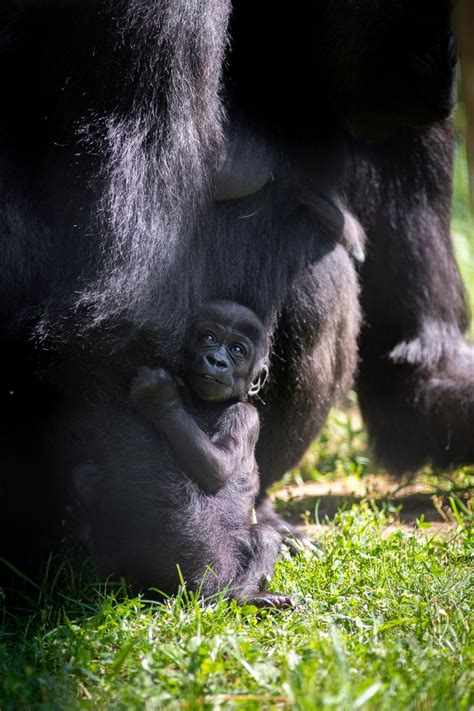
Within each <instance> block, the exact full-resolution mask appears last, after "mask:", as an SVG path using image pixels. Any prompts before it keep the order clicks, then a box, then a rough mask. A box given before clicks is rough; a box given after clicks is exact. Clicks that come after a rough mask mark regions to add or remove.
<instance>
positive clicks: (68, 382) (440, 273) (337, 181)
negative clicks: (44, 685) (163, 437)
mask: <svg viewBox="0 0 474 711" xmlns="http://www.w3.org/2000/svg"><path fill="white" fill-rule="evenodd" d="M326 5H327V3H324V2H314V3H308V4H307V7H305V8H303V9H301V10H299V12H298V13H295V14H294V16H293V17H288V16H287V13H283V12H282V14H281V15H280V11H279V10H278V9H277V8H275V6H274V4H272V5H270V3H268V6H267V3H259V9H255V8H252V9H251V8H250V7H249V3H247V2H244V0H242V1H240V0H238V1H237V2H236V3H235V4H234V9H233V13H232V16H231V27H230V37H231V47H230V54H229V60H228V65H227V69H226V73H225V77H224V83H223V86H224V91H222V90H221V87H222V79H223V77H222V66H223V56H224V50H225V43H226V36H227V35H226V32H227V22H228V19H229V16H230V7H229V4H228V2H227V1H226V0H203V2H201V3H199V4H196V6H195V7H193V4H192V3H188V2H187V1H186V0H149V1H148V2H145V3H144V2H139V1H138V0H123V1H122V2H111V1H110V0H104V1H99V0H89V1H88V2H87V3H79V2H78V3H77V4H76V3H73V2H71V3H67V7H66V6H65V3H64V2H62V1H61V0H27V1H26V2H19V0H18V2H17V1H15V0H11V1H10V2H9V3H6V4H5V3H4V5H3V7H2V10H1V14H0V23H1V24H0V53H1V54H0V75H1V78H2V94H3V102H2V110H1V114H0V155H1V159H2V160H1V190H2V203H1V213H0V223H1V225H2V227H1V230H2V250H3V255H2V261H1V264H2V266H1V268H2V282H1V289H2V292H1V305H2V306H1V322H2V340H3V343H2V345H3V348H2V354H3V355H4V358H5V359H6V365H5V366H4V378H3V394H2V405H3V411H2V418H1V430H2V447H1V457H2V462H1V464H2V468H1V471H2V482H1V487H2V507H5V515H2V516H1V517H0V520H1V524H0V525H1V527H2V530H1V531H0V535H1V540H2V545H3V546H4V555H5V556H6V557H13V558H15V557H16V558H17V559H20V560H21V561H22V562H24V561H25V559H26V557H27V554H32V555H33V557H34V556H35V554H36V552H37V551H36V549H38V550H45V549H48V548H51V546H53V545H54V541H56V540H58V539H59V538H60V531H59V522H60V519H61V517H62V514H63V506H64V501H65V499H67V496H68V493H69V488H70V479H71V477H70V473H71V472H72V471H73V469H74V467H75V466H77V465H78V464H81V463H82V462H84V461H88V460H89V459H92V460H93V461H94V462H96V463H97V464H98V465H99V467H100V470H101V471H103V472H105V476H106V477H108V482H109V486H110V492H111V495H110V499H109V505H110V507H112V508H113V507H114V506H115V507H116V508H117V510H124V502H127V507H126V510H127V511H128V512H129V520H127V521H124V525H131V526H137V527H138V526H139V527H141V530H142V531H143V535H144V536H146V533H147V530H146V521H134V518H133V510H134V508H133V497H134V496H137V492H142V493H141V494H140V495H142V496H143V495H146V492H147V491H148V490H149V489H148V487H152V485H153V462H154V460H155V458H156V451H155V447H156V438H154V436H153V432H152V431H151V430H150V428H149V427H148V426H147V423H145V422H142V421H141V420H140V419H139V418H137V416H136V415H135V413H134V412H133V410H132V408H131V407H130V406H129V405H128V402H127V394H128V388H129V382H130V378H131V376H132V375H133V373H134V372H135V370H136V367H137V366H138V365H140V364H142V363H144V362H147V361H149V362H152V363H155V362H156V358H157V354H158V355H159V356H160V357H161V360H162V362H163V364H164V365H166V366H167V367H169V368H178V369H179V366H180V362H179V353H180V344H181V341H182V336H183V331H184V325H185V322H186V316H187V314H188V312H189V307H190V305H191V304H194V303H195V302H196V301H201V300H211V299H216V298H228V299H233V300H236V301H238V302H240V303H245V304H247V305H248V306H249V307H251V308H252V309H254V310H255V311H256V312H257V313H258V315H259V316H260V317H261V318H262V319H263V320H264V321H265V322H266V325H271V326H272V327H273V328H274V333H275V357H274V362H273V365H272V377H273V382H272V384H271V386H270V387H269V389H268V392H267V393H265V402H266V405H265V406H262V418H263V423H264V428H263V434H262V438H261V441H260V445H259V453H258V455H259V461H260V468H261V472H262V478H263V481H264V483H269V482H270V481H273V480H274V479H276V478H277V477H279V476H280V475H281V474H282V473H283V472H284V471H285V470H286V469H287V468H288V466H290V465H291V464H293V463H294V462H295V461H296V460H297V459H298V458H299V456H300V455H301V454H302V453H303V452H304V450H305V448H306V447H307V445H308V444H309V442H310V441H311V439H312V437H313V436H314V435H315V434H317V432H318V430H319V428H320V427H321V425H322V424H323V422H324V420H325V418H326V415H327V412H328V410H329V408H330V406H331V404H332V403H333V402H334V399H335V397H336V395H337V394H338V393H339V392H341V391H342V390H343V389H345V387H346V386H347V384H348V383H349V381H350V378H351V376H352V373H353V370H354V365H355V359H356V337H357V332H358V298H357V286H356V277H355V270H354V268H353V265H352V262H351V260H350V258H349V256H348V254H347V251H346V250H345V249H344V247H343V246H341V244H340V241H341V239H342V233H343V228H344V225H346V229H349V228H350V225H351V224H353V218H352V217H351V215H350V214H349V212H348V211H347V209H346V205H349V206H350V208H351V210H352V211H353V212H354V213H355V214H356V215H357V216H358V217H359V219H360V221H361V222H362V223H363V225H364V227H365V229H366V231H367V234H368V239H369V250H368V251H369V258H368V260H367V263H366V266H365V267H364V270H363V274H362V287H363V290H362V304H363V308H364V314H365V315H364V328H363V331H362V338H361V355H362V361H361V368H360V375H359V392H360V395H361V404H362V407H363V409H364V414H365V416H366V420H367V422H368V424H369V429H370V432H371V434H372V437H373V439H374V442H375V447H376V451H377V453H378V455H379V456H380V458H381V459H382V460H383V461H385V462H387V463H388V464H389V465H390V466H392V467H393V468H395V469H403V468H410V467H412V466H416V465H418V464H419V463H421V462H422V461H424V460H425V459H427V458H431V459H433V460H434V461H436V462H439V463H446V462H447V461H453V462H457V461H469V460H470V461H472V460H473V459H474V452H473V448H472V447H473V445H472V441H471V437H470V436H469V432H468V425H469V422H470V421H472V414H473V409H474V392H473V391H474V388H473V383H472V355H471V351H470V350H469V349H468V346H467V345H465V344H464V342H463V341H462V340H461V335H460V334H461V332H462V330H463V329H464V328H465V326H466V324H467V316H466V309H465V302H464V297H463V290H462V285H461V282H460V279H459V275H458V272H457V269H456V266H455V263H454V260H453V256H452V250H451V244H450V237H449V200H450V171H451V135H450V129H449V126H448V125H445V124H444V123H443V122H442V119H443V118H444V117H446V116H447V115H448V114H449V112H450V110H451V108H452V71H453V64H454V56H453V48H452V42H451V38H450V35H449V33H448V29H449V3H448V2H447V0H438V1H437V2H428V1H426V2H424V1H423V2H420V3H419V4H417V8H416V13H415V11H414V9H413V3H412V2H410V1H409V0H405V1H404V2H400V0H387V1H386V2H385V3H378V2H377V3H369V5H366V6H365V8H366V9H365V10H364V11H363V12H362V11H361V10H360V9H358V8H359V6H358V3H354V2H352V1H351V0H338V1H334V2H332V3H331V4H330V6H329V7H326ZM369 6H370V7H369ZM296 15H297V16H296ZM401 37H403V51H402V49H400V41H401V39H400V38H401ZM387 77H388V78H387ZM221 96H224V97H225V104H226V109H227V116H228V118H227V119H226V122H225V127H226V128H225V135H223V133H222V119H223V112H222V108H221V103H222V102H221ZM315 105H316V106H317V107H318V108H317V110H316V111H315V109H314V107H315ZM433 122H438V123H435V124H434V125H433V126H432V127H431V128H426V126H427V125H429V124H431V123H433ZM354 136H359V138H354ZM362 136H365V139H364V138H362ZM367 139H369V140H373V139H375V140H376V141H377V143H373V142H372V143H368V142H366V141H367ZM345 167H346V168H347V169H346V171H345V170H344V168H345ZM346 175H347V179H346V178H345V176H346ZM213 191H214V196H215V198H216V199H217V202H216V203H215V204H214V203H213V200H212V196H213ZM213 205H214V206H213ZM470 359H471V360H470ZM451 418H455V423H456V428H455V429H454V428H452V427H451ZM2 514H3V512H2ZM97 515H107V512H106V511H105V512H97ZM97 545H100V541H98V542H97ZM113 568H114V563H113V562H112V563H111V570H113Z"/></svg>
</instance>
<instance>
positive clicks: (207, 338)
mask: <svg viewBox="0 0 474 711" xmlns="http://www.w3.org/2000/svg"><path fill="white" fill-rule="evenodd" d="M200 340H201V341H202V343H207V345H208V346H212V345H213V344H214V343H216V337H215V336H214V334H213V333H211V332H210V331H206V332H205V333H201V336H200Z"/></svg>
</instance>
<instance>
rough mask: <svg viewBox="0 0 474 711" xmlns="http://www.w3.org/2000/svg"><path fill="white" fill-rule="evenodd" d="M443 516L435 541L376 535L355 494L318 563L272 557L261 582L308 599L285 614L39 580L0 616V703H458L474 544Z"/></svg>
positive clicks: (465, 662) (328, 534)
mask: <svg viewBox="0 0 474 711" xmlns="http://www.w3.org/2000/svg"><path fill="white" fill-rule="evenodd" d="M457 516H458V519H459V525H458V527H457V530H453V532H452V534H451V536H450V538H449V539H448V540H443V539H441V538H438V537H437V536H436V535H435V534H434V533H431V532H430V529H429V528H423V526H426V524H421V526H422V528H421V529H420V533H419V534H418V535H413V534H411V533H406V532H405V531H403V530H401V529H394V530H392V531H391V532H389V533H388V534H387V532H386V528H385V525H386V523H387V514H386V513H384V512H383V511H379V510H377V509H375V508H374V507H372V506H370V505H369V504H368V503H365V504H362V505H360V506H357V507H354V508H352V509H351V510H348V511H345V512H341V513H339V514H338V515H337V516H336V518H335V521H334V525H333V526H330V527H328V528H327V529H326V530H325V532H324V535H323V537H322V540H323V543H324V547H325V548H324V554H323V555H322V556H321V557H316V556H314V555H308V554H306V555H301V556H299V557H297V558H294V559H290V560H282V561H281V562H280V563H279V565H278V569H277V572H276V575H275V579H274V584H273V586H274V588H275V589H279V590H284V591H286V592H291V593H295V594H299V595H301V596H302V597H306V598H308V600H307V601H305V602H304V603H302V604H301V607H300V609H298V610H297V611H296V612H291V611H285V612H278V613H277V612H263V613H260V614H258V613H257V611H256V609H255V608H254V607H247V608H245V607H244V608H238V607H237V606H236V605H235V604H234V603H231V604H227V603H226V602H225V601H223V600H217V601H212V602H208V603H203V602H199V603H198V602H196V600H194V599H193V597H192V596H188V595H186V593H185V592H182V593H181V594H180V595H179V596H178V597H177V598H175V599H174V600H172V601H170V602H168V603H166V604H164V605H146V604H145V602H143V601H140V600H139V599H137V598H134V599H127V598H125V599H123V598H122V599H120V598H119V597H117V596H116V594H115V593H114V592H113V591H111V590H109V591H107V590H102V591H101V590H100V589H98V588H97V587H92V588H91V589H87V588H86V587H85V588H84V589H82V590H78V589H77V587H76V588H75V587H74V585H73V583H72V582H71V581H70V580H66V581H64V580H62V579H61V580H59V581H57V583H56V585H53V583H49V584H48V583H47V584H45V586H44V588H43V590H42V592H40V591H38V604H37V605H35V604H34V603H33V601H30V603H29V605H30V606H31V607H32V611H31V612H30V614H29V615H28V614H25V615H23V616H11V614H10V613H8V612H7V611H6V610H5V613H4V621H3V637H2V642H1V644H0V707H1V708H2V709H9V708H15V709H16V708H20V709H22V708H43V709H56V708H64V709H73V708H94V709H95V708H126V709H133V708H150V709H151V708H153V709H154V708H191V709H200V708H203V709H204V708H205V709H213V708H245V709H261V708H296V709H320V708H321V709H323V708H324V709H325V708H329V709H358V708H360V709H372V708H373V709H393V708H401V709H440V711H441V710H442V711H446V710H447V709H468V708H470V704H472V703H474V696H473V695H472V694H473V684H474V678H473V676H472V665H473V662H474V659H473V657H472V651H473V650H472V644H473V639H472V634H471V633H470V625H471V624H472V609H473V602H474V600H473V590H474V571H473V566H472V556H473V550H474V548H473V543H474V541H473V536H472V531H469V529H468V528H467V526H466V520H464V519H463V518H462V516H463V514H462V512H461V513H459V512H458V513H457ZM66 572H67V568H66V569H65V570H63V575H64V576H65V577H67V576H66ZM76 585H77V582H76ZM33 610H34V612H33Z"/></svg>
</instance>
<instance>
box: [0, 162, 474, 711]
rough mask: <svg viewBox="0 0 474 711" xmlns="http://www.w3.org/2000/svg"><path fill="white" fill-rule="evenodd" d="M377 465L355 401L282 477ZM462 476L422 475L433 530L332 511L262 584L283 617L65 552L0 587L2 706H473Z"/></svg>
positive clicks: (461, 226)
mask: <svg viewBox="0 0 474 711" xmlns="http://www.w3.org/2000/svg"><path fill="white" fill-rule="evenodd" d="M466 186H467V176H466V169H465V164H464V163H463V162H462V160H461V159H460V156H459V155H458V159H457V161H456V169H455V197H454V206H453V232H454V236H455V244H456V253H457V256H458V261H459V264H460V268H461V270H462V273H463V275H464V278H465V280H466V283H467V285H468V288H469V291H470V298H471V303H473V304H474V221H473V218H472V217H471V215H470V213H469V210H468V207H467V188H466ZM374 473H376V470H374V467H373V465H372V463H371V461H370V457H369V455H368V453H367V447H366V441H365V436H364V432H363V430H362V428H361V427H360V424H359V423H358V421H357V416H354V403H352V405H351V406H350V407H349V409H348V410H346V411H342V410H339V411H335V412H334V413H333V415H332V418H331V420H330V423H329V425H328V427H326V429H325V430H324V432H323V434H322V436H321V438H320V439H319V441H318V442H316V443H315V445H314V447H313V448H312V450H311V452H310V454H309V455H308V457H307V458H306V459H305V461H304V462H303V464H302V465H301V467H299V468H298V470H295V471H293V472H291V473H290V474H289V475H288V477H287V479H286V481H287V483H288V482H290V483H291V482H292V483H296V484H298V483H299V484H302V483H303V482H304V481H308V480H309V481H312V482H318V481H321V480H324V478H326V480H329V481H333V480H337V479H339V480H340V479H341V478H347V477H348V476H349V475H350V476H351V477H352V479H360V480H363V481H366V480H368V479H369V478H370V477H369V475H370V476H372V475H373V474H374ZM473 474H474V471H473V470H472V469H469V468H468V469H465V470H462V471H460V472H455V473H452V472H447V473H446V474H445V476H444V477H441V479H440V478H438V479H436V480H435V479H434V478H433V476H432V473H431V472H430V470H425V471H424V472H423V473H422V475H421V476H422V477H423V479H424V481H425V482H430V483H431V484H432V485H433V486H438V485H439V486H440V487H441V482H442V483H443V489H442V491H441V493H442V494H443V495H444V503H445V505H444V509H443V510H442V513H443V516H444V517H445V518H446V520H448V521H451V522H452V524H451V525H450V526H447V533H446V532H445V533H444V535H441V534H440V532H439V531H438V529H436V528H430V527H429V524H427V523H426V522H425V520H424V515H421V516H420V518H419V521H418V527H417V529H416V531H413V530H410V529H407V528H402V527H399V526H394V527H392V528H389V529H387V523H388V522H390V521H393V522H395V523H396V522H397V521H398V520H399V513H400V512H399V510H398V507H397V506H396V505H394V504H393V502H392V503H388V502H386V503H384V502H383V501H382V503H380V504H379V505H378V507H377V506H376V505H375V504H374V503H371V502H367V501H365V502H362V503H359V504H357V505H353V506H352V507H349V508H346V510H343V511H340V512H339V513H338V514H337V515H336V517H335V519H334V520H333V521H332V522H331V524H330V525H326V526H324V527H321V528H320V529H319V530H320V537H321V540H322V542H323V544H324V553H323V555H321V556H320V557H316V556H314V555H308V554H304V555H301V556H298V557H296V558H293V559H282V560H280V562H279V563H278V565H277V570H276V574H275V578H274V581H273V584H272V587H273V589H277V590H279V591H281V592H285V593H294V594H295V595H299V596H300V597H301V598H302V599H303V598H305V599H306V601H305V602H303V603H302V604H301V605H300V606H299V608H298V609H297V610H296V611H294V612H291V611H285V612H273V613H272V612H263V613H260V614H259V613H258V612H257V611H256V609H255V608H252V607H247V608H238V607H237V606H236V605H235V604H234V603H231V604H228V603H226V602H225V601H224V600H222V599H219V600H213V601H207V602H202V601H201V602H197V601H196V600H195V599H194V598H193V596H192V595H189V594H187V593H186V591H185V590H183V591H181V593H180V594H179V595H178V596H177V597H176V598H174V599H173V600H170V601H169V602H167V603H166V604H163V605H157V604H147V603H146V602H145V601H144V600H143V599H140V598H128V597H126V596H124V594H123V592H121V590H120V589H119V590H117V589H116V588H114V587H112V586H110V585H109V586H99V585H96V584H88V583H87V580H88V576H87V575H84V577H83V578H80V577H79V578H78V577H77V575H74V574H73V573H72V571H71V569H70V567H69V564H68V563H67V561H63V562H62V563H60V564H59V566H58V564H56V565H54V566H53V565H51V566H50V567H49V572H47V573H45V576H44V579H43V581H42V583H41V584H39V585H37V586H36V587H32V588H30V589H29V592H28V595H26V593H25V596H24V597H21V598H20V599H17V600H16V602H15V605H13V603H12V602H11V601H7V600H6V599H5V598H4V597H2V592H1V590H0V614H1V617H0V709H1V710H2V711H4V710H6V709H44V710H49V709H68V710H69V709H75V708H91V709H105V708H107V709H108V708H112V709H135V708H139V709H142V708H144V709H161V708H171V709H173V708H180V709H181V708H189V709H201V708H203V709H221V708H222V709H227V708H229V709H233V708H242V709H262V708H263V709H273V708H291V709H302V710H304V711H306V710H308V711H309V710H312V709H337V710H338V711H339V710H343V711H344V710H345V709H351V710H352V709H387V710H390V711H391V710H392V709H420V710H423V711H424V710H425V709H439V710H440V711H449V710H450V709H453V711H454V710H456V711H458V710H462V709H473V708H474V677H473V671H472V670H473V668H474V635H473V632H472V629H473V622H474V620H473V607H474V606H473V603H474V599H473V590H474V565H473V562H474V536H473V528H472V523H473V516H472V502H470V501H469V495H468V491H467V486H468V485H469V483H471V484H472V480H473ZM434 482H438V484H435V483H434ZM435 493H436V492H435ZM438 493H439V492H438ZM438 499H439V497H437V498H435V504H436V503H437V500H438ZM437 507H438V510H441V506H440V504H439V502H438V503H437ZM315 514H316V517H317V516H318V506H317V504H316V506H314V505H313V507H312V509H310V510H309V512H308V513H307V514H306V518H307V519H309V520H310V521H311V518H314V515H315ZM32 590H33V592H32ZM19 605H20V606H21V607H22V610H21V611H19V610H18V606H19Z"/></svg>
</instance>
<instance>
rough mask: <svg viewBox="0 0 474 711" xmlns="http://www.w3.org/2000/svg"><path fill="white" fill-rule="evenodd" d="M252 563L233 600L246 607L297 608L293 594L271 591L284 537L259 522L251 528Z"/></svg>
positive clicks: (235, 584) (236, 582) (236, 589)
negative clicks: (269, 585)
mask: <svg viewBox="0 0 474 711" xmlns="http://www.w3.org/2000/svg"><path fill="white" fill-rule="evenodd" d="M249 532H250V550H249V561H248V565H247V569H246V571H245V573H244V574H243V575H242V576H241V577H240V578H239V579H237V580H236V581H235V583H234V585H233V587H232V597H233V598H234V599H235V600H237V601H238V602H239V603H240V604H242V605H255V606H256V607H274V608H277V609H282V608H288V607H294V606H295V605H294V603H293V601H292V599H291V596H290V595H281V594H280V593H276V592H271V591H270V590H267V586H268V582H269V580H270V578H271V576H272V573H273V569H274V567H275V561H276V558H277V555H278V552H279V550H280V545H281V536H280V534H279V533H277V531H275V529H273V528H271V527H270V526H265V525H263V524H260V523H256V524H254V525H252V526H251V527H250V531H249Z"/></svg>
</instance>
